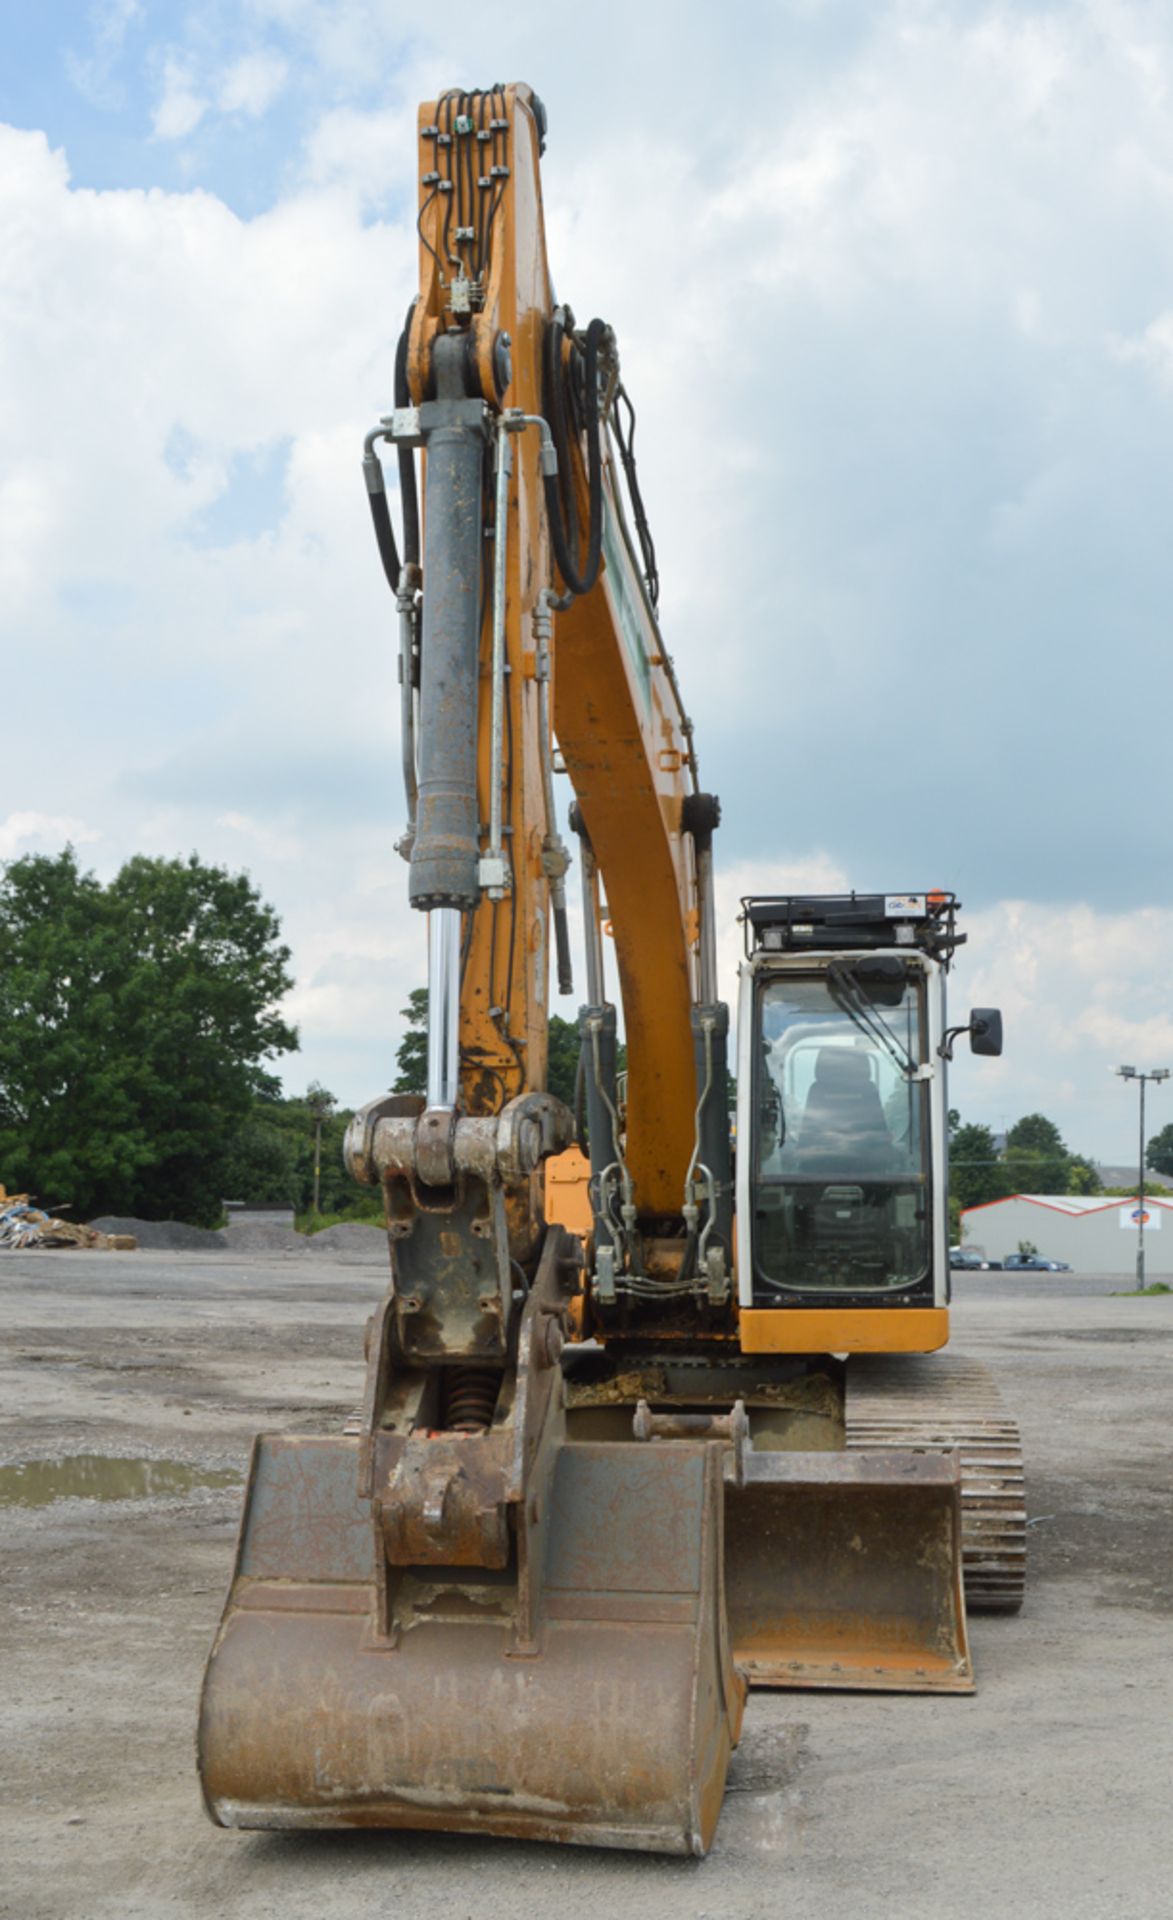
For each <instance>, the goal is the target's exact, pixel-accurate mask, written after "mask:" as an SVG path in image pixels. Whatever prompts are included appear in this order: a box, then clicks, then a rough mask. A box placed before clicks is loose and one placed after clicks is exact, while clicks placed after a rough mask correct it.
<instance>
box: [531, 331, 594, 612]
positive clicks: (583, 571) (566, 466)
mask: <svg viewBox="0 0 1173 1920" xmlns="http://www.w3.org/2000/svg"><path fill="white" fill-rule="evenodd" d="M606 332H607V327H606V323H605V322H604V321H602V320H592V321H591V323H590V326H589V327H588V328H587V331H586V343H585V347H584V352H583V359H584V366H583V391H584V393H585V396H586V437H587V485H588V491H589V495H590V519H589V522H588V526H587V549H586V559H585V561H584V562H583V564H582V565H581V566H580V565H579V559H578V555H577V554H576V553H572V552H571V547H572V545H573V546H575V547H576V546H577V545H578V540H577V526H576V521H575V514H574V477H573V472H572V469H571V465H570V430H569V425H568V422H567V408H566V375H565V369H564V367H563V363H562V342H563V340H564V339H565V337H566V330H565V328H564V326H563V324H562V322H561V320H560V319H557V318H555V319H553V320H551V322H550V324H549V326H548V327H547V329H546V337H545V340H544V342H543V375H544V381H543V384H544V386H545V410H546V418H547V419H548V420H549V422H550V431H551V433H552V434H553V437H554V446H555V449H556V451H557V454H558V470H559V473H560V474H564V475H565V476H566V482H567V506H566V511H565V513H564V511H563V501H562V494H561V491H560V488H559V483H558V475H557V474H550V473H548V474H546V475H545V477H544V485H545V494H546V516H547V519H548V520H549V523H550V540H551V544H552V545H553V548H554V558H555V560H556V561H557V563H558V571H559V573H560V574H561V575H562V578H563V581H564V582H565V584H566V586H567V588H568V589H569V591H570V592H571V593H574V594H580V593H589V592H590V590H591V588H592V587H593V586H594V584H595V581H596V580H597V579H598V577H599V558H600V555H601V553H602V548H603V450H602V435H601V429H600V422H599V405H598V369H599V343H600V341H601V340H602V339H603V338H604V336H605V335H606Z"/></svg>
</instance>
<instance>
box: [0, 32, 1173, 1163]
mask: <svg viewBox="0 0 1173 1920" xmlns="http://www.w3.org/2000/svg"><path fill="white" fill-rule="evenodd" d="M510 79H525V80H528V81H529V82H530V83H531V84H532V85H533V86H534V87H535V89H536V90H537V91H538V92H539V93H540V94H541V95H542V97H543V99H544V101H545V103H546V106H547V109H548V113H549V119H550V135H549V146H548V151H547V155H546V160H545V162H544V193H545V201H546V212H547V229H548V243H549V250H550V256H551V262H552V267H553V272H554V277H555V281H556V284H557V287H558V290H559V296H560V298H563V299H567V300H569V301H570V302H571V303H572V304H573V306H574V307H575V309H576V311H577V312H578V313H579V314H580V315H587V314H589V313H594V312H598V313H601V314H603V315H604V316H605V317H606V318H607V319H608V320H609V321H610V322H611V323H612V324H613V325H614V327H615V329H616V332H617V334H618V337H619V343H620V350H621V354H622V357H623V370H624V377H625V381H626V384H627V386H628V388H629V390H630V392H631V394H632V396H633V398H634V400H635V403H636V405H637V407H638V410H639V451H640V471H641V479H642V483H643V490H644V496H645V500H646V502H647V505H648V509H649V514H650V517H651V521H652V525H653V530H654V533H655V536H656V542H657V548H658V553H659V558H660V572H661V578H662V583H663V585H662V597H661V613H662V618H663V624H664V628H665V632H666V635H667V639H668V644H669V646H670V649H671V651H672V653H673V655H674V657H675V660H676V663H677V667H678V670H679V673H680V676H681V679H682V681H683V685H684V690H685V698H686V704H687V706H688V708H689V710H690V712H691V714H692V716H693V718H694V720H695V722H696V726H697V736H698V746H699V753H700V771H701V779H702V784H703V785H704V786H706V787H707V788H710V789H712V790H715V791H716V792H717V793H719V794H720V796H721V799H722V802H723V806H724V824H723V826H722V828H721V832H720V834H719V835H718V842H717V853H718V860H719V870H720V906H721V912H722V954H723V957H724V961H725V969H724V970H725V976H726V977H725V987H726V991H727V992H728V993H729V994H733V993H735V991H736V986H735V979H734V971H735V965H736V955H737V951H738V947H739V933H738V929H737V927H736V924H735V916H736V911H737V901H738V899H739V898H740V896H741V895H742V894H744V893H746V892H750V891H754V892H769V891H772V890H779V891H784V890H787V889H789V888H792V887H801V886H811V887H812V888H813V887H818V888H825V889H827V890H837V889H839V888H841V887H847V886H854V887H858V888H861V889H866V890H874V889H885V890H887V889H892V890H895V889H901V890H904V889H909V888H920V887H933V886H946V887H952V888H954V889H955V890H956V892H957V893H958V894H959V895H960V897H961V899H962V901H963V903H964V907H965V913H964V924H965V927H966V929H967V931H968V934H969V943H968V946H967V947H966V948H965V950H964V951H963V954H962V956H961V958H960V960H959V963H958V966H957V968H956V972H955V975H954V979H953V1006H954V1009H955V1017H958V1018H962V1017H964V1015H965V1012H966V1009H967V1007H968V1006H969V1005H970V1004H973V1005H1000V1006H1001V1007H1002V1009H1003V1011H1004V1015H1005V1022H1006V1052H1005V1055H1004V1057H1003V1059H1002V1060H1001V1061H988V1060H971V1059H970V1058H969V1057H968V1055H966V1054H963V1053H962V1052H960V1051H959V1055H958V1061H957V1065H956V1068H955V1070H954V1074H953V1079H952V1082H951V1100H952V1102H953V1104H955V1105H957V1106H958V1107H959V1108H960V1109H961V1111H962V1113H963V1116H964V1117H965V1118H966V1119H971V1120H980V1121H984V1122H986V1123H988V1124H989V1125H991V1126H993V1127H994V1128H1002V1127H1004V1126H1005V1125H1007V1124H1009V1123H1012V1122H1013V1121H1014V1120H1015V1119H1016V1118H1018V1117H1019V1115H1020V1114H1022V1113H1025V1112H1030V1111H1035V1110H1042V1111H1044V1112H1046V1113H1047V1114H1049V1115H1050V1116H1051V1117H1052V1118H1054V1119H1055V1120H1056V1121H1057V1122H1058V1123H1059V1125H1060V1126H1061V1128H1062V1129H1063V1131H1064V1134H1065V1135H1066V1137H1067V1139H1068V1142H1069V1144H1070V1145H1071V1146H1072V1147H1073V1148H1075V1149H1077V1150H1080V1151H1082V1152H1084V1153H1087V1154H1090V1155H1092V1156H1093V1157H1095V1158H1098V1159H1100V1160H1103V1161H1105V1162H1109V1163H1116V1162H1121V1163H1126V1162H1127V1161H1128V1160H1129V1159H1130V1158H1131V1157H1132V1156H1133V1155H1134V1153H1135V1128H1136V1096H1135V1091H1134V1090H1133V1089H1130V1088H1127V1087H1125V1086H1124V1085H1123V1083H1121V1082H1120V1081H1118V1080H1115V1079H1113V1078H1112V1077H1111V1072H1112V1069H1113V1068H1114V1067H1115V1066H1116V1065H1118V1064H1121V1063H1125V1062H1127V1063H1129V1064H1134V1065H1137V1066H1139V1067H1149V1066H1154V1065H1158V1066H1159V1065H1173V983H1171V978H1170V966H1169V956H1170V953H1171V951H1173V894H1171V885H1170V876H1171V873H1173V863H1171V859H1170V855H1171V852H1173V845H1171V843H1173V805H1171V804H1170V776H1169V772H1168V765H1167V763H1168V757H1169V756H1168V748H1167V738H1168V733H1169V715H1170V713H1171V712H1173V650H1171V649H1170V646H1169V625H1170V609H1171V608H1173V539H1171V538H1170V534H1169V530H1168V526H1167V522H1168V520H1169V517H1170V508H1171V499H1173V490H1171V485H1170V483H1171V480H1173V114H1171V112H1170V105H1171V95H1173V13H1171V11H1170V9H1169V8H1168V6H1167V5H1165V4H1155V5H1145V4H1137V5H1132V4H1124V3H1122V0H1084V3H1083V4H1075V3H1071V4H1062V3H1060V0H1055V3H1054V4H1045V3H1044V0H1040V3H1039V4H1030V3H1029V0H1017V3H1016V4H1014V5H1012V6H1001V5H990V4H981V3H980V0H952V4H935V3H934V0H866V3H864V0H858V3H857V0H744V3H743V4H741V5H739V6H738V7H736V8H735V9H734V10H733V11H732V12H731V11H730V10H729V9H727V8H726V9H720V8H714V7H712V6H709V5H706V4H699V3H698V0H675V3H674V4H672V5H671V6H667V5H659V4H654V3H653V4H645V5H643V6H641V7H640V8H639V9H633V8H631V7H629V6H626V5H625V6H620V5H617V4H615V0H598V4H596V5H595V6H594V7H593V8H592V10H591V16H590V25H589V29H587V28H586V27H584V25H583V23H582V17H581V14H580V13H576V12H575V11H574V10H571V9H560V10H559V9H550V8H549V7H548V6H547V5H546V4H545V3H544V0H513V4H511V6H510V7H509V8H507V9H488V8H485V7H483V6H476V7H474V6H472V5H470V4H468V3H467V0H453V3H452V4H450V5H447V6H445V7H443V8H431V9H419V8H414V7H408V6H406V5H404V4H402V3H401V0H204V4H201V5H199V6H195V7H191V8H188V7H185V6H180V5H175V4H171V3H170V0H95V4H94V5H92V6H89V7H87V6H85V5H84V4H66V0H42V4H40V5H39V6H38V7H37V8H35V9H31V8H19V9H18V8H15V7H10V8H5V9H3V13H2V15H0V261H2V262H3V271H2V273H0V650H2V662H3V680H2V683H0V684H2V685H3V688H4V693H5V700H4V724H3V733H2V742H0V860H2V859H11V858H13V857H17V856H19V855H21V854H23V853H27V852H35V851H44V852H52V851H55V850H56V849H57V848H59V847H60V846H62V845H63V844H64V843H65V842H66V841H67V840H68V841H71V842H72V843H73V844H74V846H75V847H76V848H77V850H78V853H79V856H80V857H81V858H82V859H83V861H84V862H85V863H86V864H87V865H89V866H91V867H93V868H94V869H95V870H96V871H97V872H98V873H99V874H101V875H102V876H103V877H108V876H109V875H111V874H113V872H115V871H116V870H117V868H118V866H119V865H120V863H121V862H122V860H124V859H125V858H126V857H127V856H128V855H130V854H131V853H133V852H137V851H143V852H147V853H153V854H156V853H157V854H166V855H173V854H179V855H186V854H187V853H189V852H191V851H197V852H198V853H199V854H200V856H201V857H202V858H204V859H208V860H215V861H219V862H223V863H225V864H227V865H229V866H230V867H232V868H234V869H237V868H247V869H248V871H249V872H250V873H251V874H252V875H253V877H254V879H255V880H256V882H257V884H258V885H259V887H260V888H261V890H262V892H263V893H264V894H265V896H266V898H268V899H269V900H271V901H272V902H273V904H274V905H275V906H276V908H277V909H278V911H279V913H280V914H281V916H282V920H283V924H284V929H285V935H286V938H287V939H288V941H289V944H290V946H291V948H292V952H293V968H294V971H295V974H296V986H295V989H294V991H293V993H292V995H291V997H290V1002H289V1009H288V1010H289V1014H290V1016H291V1018H293V1019H294V1020H295V1021H296V1022H297V1024H298V1026H299V1029H300V1033H301V1051H300V1053H299V1054H297V1055H294V1056H292V1057H291V1058H289V1059H288V1060H286V1061H285V1062H284V1063H283V1066H282V1072H283V1074H284V1078H285V1083H286V1085H287V1087H288V1088H289V1089H290V1090H291V1091H300V1090H301V1089H303V1088H304V1086H305V1085H306V1084H307V1082H308V1081H309V1080H310V1079H313V1078H317V1079H320V1080H322V1081H324V1082H325V1084H326V1085H327V1086H329V1087H330V1088H331V1089H332V1090H333V1091H334V1092H335V1093H336V1094H337V1095H338V1096H339V1097H340V1098H341V1099H342V1100H344V1101H345V1102H346V1103H347V1104H357V1103H359V1102H361V1101H363V1100H365V1099H367V1098H370V1097H373V1096H374V1095H375V1094H377V1093H378V1092H380V1091H381V1090H382V1089H383V1088H384V1087H385V1086H386V1085H387V1082H388V1078H389V1076H390V1073H391V1070H392V1066H391V1063H392V1061H393V1057H394V1051H395V1047H396V1045H397V1044H398V1040H399V1037H400V1033H401V1030H402V1022H401V1017H400V1009H401V1008H402V1006H403V1004H404V1001H405V998H406V995H407V993H408V991H409V989H410V988H411V987H412V986H415V985H417V984H422V982H423V979H424V977H425V945H424V934H423V924H422V919H421V917H420V916H418V915H415V914H413V913H411V912H410V911H409V909H408V907H407V904H406V868H405V867H404V866H403V864H402V862H401V861H400V860H399V859H398V857H397V856H396V854H395V853H394V851H393V846H394V841H395V839H396V837H397V835H398V834H399V832H400V831H401V830H402V826H403V813H404V808H403V799H402V793H401V788H400V785H399V774H398V765H399V761H398V737H397V726H398V721H397V689H396V683H395V632H394V610H393V606H392V603H391V601H390V598H389V596H388V594H387V591H386V587H385V584H384V582H383V580H382V576H381V573H380V570H379V566H378V562H377V559H376V557H375V554H374V550H373V543H372V540H371V535H370V528H369V522H368V517H367V511H366V505H365V500H364V497H363V486H362V481H361V478H360V474H359V457H360V452H361V440H362V435H363V433H364V431H365V430H366V428H367V427H368V426H369V425H371V424H372V423H373V421H374V420H375V418H376V417H377V416H378V414H379V413H381V412H383V411H385V409H386V407H387V406H388V405H389V404H390V395H391V372H392V361H393V351H394V344H395V336H396V332H397V329H398V324H399V318H400V316H401V315H402V313H403V311H404V309H405V307H406V306H407V304H408V301H409V299H410V298H411V296H412V294H413V292H414V290H415V286H416V277H417V276H416V262H415V248H414V241H413V235H412V223H413V220H414V213H415V198H414V196H415V192H416V172H417V168H416V155H415V141H414V121H415V111H416V106H417V103H418V102H419V101H420V100H422V99H427V98H431V97H434V95H435V93H436V92H437V90H439V89H441V88H443V87H445V86H451V85H476V84H481V85H483V84H488V83H491V82H493V81H497V80H510ZM569 798H570V796H569V794H568V793H565V794H564V800H565V802H567V803H568V801H569ZM553 1004H554V1005H555V1006H556V1007H557V1006H559V1003H558V1002H557V1001H555V1002H553ZM574 1004H575V1003H573V1002H565V1003H561V1005H560V1010H561V1011H562V1012H563V1013H564V1014H572V1013H573V1008H574ZM1171 1084H1173V1083H1171ZM1162 1097H1164V1098H1165V1099H1166V1100H1167V1101H1168V1103H1169V1111H1168V1114H1167V1115H1165V1114H1164V1113H1163V1112H1162V1110H1161V1100H1162ZM1150 1116H1151V1119H1152V1123H1153V1129H1152V1130H1154V1131H1155V1130H1156V1127H1157V1126H1159V1125H1160V1124H1163V1122H1164V1120H1165V1119H1166V1118H1168V1119H1169V1120H1173V1094H1165V1095H1164V1096H1162V1094H1161V1092H1160V1090H1159V1089H1158V1090H1157V1091H1156V1092H1155V1093H1154V1096H1153V1100H1152V1103H1151V1105H1150Z"/></svg>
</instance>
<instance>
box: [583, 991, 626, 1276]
mask: <svg viewBox="0 0 1173 1920" xmlns="http://www.w3.org/2000/svg"><path fill="white" fill-rule="evenodd" d="M616 1026H617V1023H616V1016H615V1009H614V1007H613V1006H611V1005H610V1004H609V1003H608V1002H607V1001H603V1002H601V1003H600V1004H599V1005H597V1006H591V1007H581V1008H580V1009H579V1015H578V1031H579V1036H580V1040H581V1044H582V1055H583V1078H584V1082H585V1087H586V1110H587V1130H588V1132H589V1134H590V1149H591V1197H592V1203H593V1206H594V1213H595V1245H596V1247H601V1246H607V1247H609V1246H611V1245H612V1244H613V1243H614V1239H615V1234H614V1232H613V1230H612V1226H611V1224H610V1223H609V1220H608V1209H607V1194H606V1192H605V1190H604V1176H605V1175H607V1174H608V1173H609V1172H610V1173H611V1175H612V1177H613V1172H614V1169H615V1167H616V1165H617V1163H618V1159H619V1151H618V1141H617V1140H616V1137H615V1120H616V1113H617V1111H618V1098H617V1081H618V1074H617V1061H618V1050H619V1041H618V1036H617V1031H616Z"/></svg>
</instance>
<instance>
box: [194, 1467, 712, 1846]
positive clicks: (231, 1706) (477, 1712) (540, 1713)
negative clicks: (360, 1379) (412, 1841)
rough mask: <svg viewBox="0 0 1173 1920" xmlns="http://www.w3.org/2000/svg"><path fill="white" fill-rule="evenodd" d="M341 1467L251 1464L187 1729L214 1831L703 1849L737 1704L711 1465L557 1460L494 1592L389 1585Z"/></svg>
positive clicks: (408, 1574)
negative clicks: (348, 1832) (413, 1832)
mask: <svg viewBox="0 0 1173 1920" xmlns="http://www.w3.org/2000/svg"><path fill="white" fill-rule="evenodd" d="M478 1442H484V1443H485V1445H489V1444H490V1443H489V1441H488V1436H484V1435H482V1436H477V1438H476V1439H474V1440H470V1441H469V1446H470V1448H472V1449H474V1457H475V1449H476V1447H477V1445H478ZM421 1444H422V1443H421ZM358 1445H359V1443H358V1441H357V1440H351V1439H348V1438H346V1437H338V1438H293V1437H280V1436H269V1437H262V1438H261V1439H259V1440H258V1442H257V1443H256V1447H255V1450H254V1454H253V1460H252V1467H251V1472H250V1476H249V1485H248V1492H247V1500H246V1507H245V1514H244V1520H243V1523H242V1527H241V1534H240V1540H239V1544H238V1551H237V1560H236V1570H235V1575H234V1579H233V1583H232V1587H231V1590H230V1593H229V1597H228V1603H227V1606H226V1609H225V1613H224V1617H223V1621H222V1623H221V1627H220V1630H219V1634H218V1636H217V1640H216V1644H215V1647H214V1650H213V1654H212V1658H211V1661H210V1664H209V1669H208V1674H207V1678H206V1680H205V1686H204V1695H203V1701H202V1707H201V1715H200V1732H199V1754H200V1771H201V1778H202V1782H203V1789H204V1796H205V1800H206V1804H207V1807H208V1810H209V1812H210V1814H211V1815H212V1818H213V1819H214V1820H216V1821H217V1822H218V1823H219V1824H221V1825H223V1826H232V1827H277V1828H286V1827H357V1826H378V1827H412V1828H440V1829H444V1830H446V1831H455V1832H462V1833H493V1834H503V1835H509V1836H512V1837H515V1838H523V1839H542V1840H563V1841H578V1842H583V1843H589V1844H595V1845H605V1846H613V1847H630V1848H643V1849H648V1850H653V1851H664V1852H668V1853H693V1854H700V1853H703V1852H704V1851H705V1850H706V1848H707V1847H708V1845H709V1842H710V1840H711V1838H712V1835H713V1830H714V1828H715V1826H716V1823H717V1817H718V1813H719V1811H720V1806H721V1799H722V1795H723V1792H724V1784H725V1772H726V1768H727V1765H728V1761H729V1754H730V1749H731V1747H732V1745H733V1744H734V1743H735V1742H736V1739H737V1734H738V1731H739V1727H740V1720H741V1710H742V1705H743V1702H744V1683H743V1682H742V1680H741V1678H740V1676H739V1675H737V1674H736V1672H735V1670H734V1668H733V1666H732V1663H731V1661H730V1658H729V1652H728V1628H727V1625H726V1622H725V1618H724V1601H723V1586H722V1537H721V1525H722V1479H721V1475H722V1459H721V1451H722V1450H721V1449H720V1448H719V1447H716V1446H705V1445H695V1446H682V1447H672V1448H656V1449H651V1448H640V1447H632V1446H625V1445H616V1444H608V1443H599V1444H588V1445H581V1446H580V1445H567V1444H562V1445H558V1446H556V1447H555V1448H554V1449H553V1452H552V1463H551V1466H550V1470H549V1473H548V1475H547V1476H545V1477H544V1479H543V1483H542V1490H541V1491H540V1492H538V1493H535V1494H534V1495H532V1496H530V1497H529V1498H528V1499H527V1509H528V1510H527V1511H526V1512H525V1513H524V1514H523V1515H522V1516H521V1518H520V1519H519V1522H518V1526H517V1537H515V1538H514V1542H513V1547H512V1555H513V1559H512V1561H511V1564H510V1565H507V1566H504V1567H502V1568H500V1569H498V1570H493V1569H490V1568H488V1567H485V1566H483V1565H482V1566H468V1565H464V1566H436V1565H431V1566H417V1567H414V1568H413V1567H408V1566H398V1567H392V1566H389V1565H388V1564H387V1559H386V1554H385V1550H384V1537H385V1535H386V1530H387V1513H386V1509H385V1508H384V1510H383V1514H382V1531H380V1529H379V1528H378V1527H376V1526H373V1525H372V1503H371V1501H370V1500H369V1499H365V1498H362V1497H360V1496H359V1494H358V1493H357V1491H356V1488H357V1480H358ZM486 1457H487V1456H486ZM454 1484H455V1483H454ZM469 1484H470V1483H469V1480H468V1475H467V1473H466V1475H465V1481H464V1490H465V1493H467V1492H468V1487H469ZM457 1493H458V1495H459V1488H458V1490H457ZM456 1497H457V1496H454V1499H455V1498H456ZM392 1518H394V1516H392ZM519 1555H520V1556H521V1561H522V1562H523V1564H521V1565H520V1567H519V1564H518V1556H519ZM527 1568H528V1571H527ZM531 1583H532V1603H531V1601H530V1600H528V1599H527V1588H530V1587H531Z"/></svg>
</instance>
